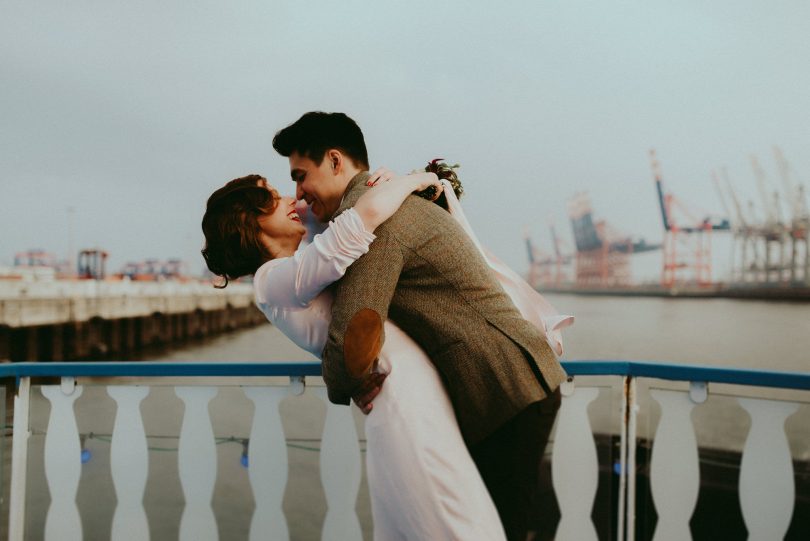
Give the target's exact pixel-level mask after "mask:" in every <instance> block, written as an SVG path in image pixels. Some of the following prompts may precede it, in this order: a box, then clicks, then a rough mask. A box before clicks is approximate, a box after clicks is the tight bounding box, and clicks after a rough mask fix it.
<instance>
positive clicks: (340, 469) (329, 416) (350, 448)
mask: <svg viewBox="0 0 810 541" xmlns="http://www.w3.org/2000/svg"><path fill="white" fill-rule="evenodd" d="M315 392H316V393H317V395H318V396H320V397H321V399H322V400H323V401H324V402H326V404H327V408H326V425H325V426H324V429H323V438H322V440H321V482H322V483H323V489H324V493H325V494H326V505H327V510H326V520H325V521H324V524H323V534H322V535H321V540H322V541H353V540H358V541H359V540H362V539H363V533H362V531H361V529H360V521H359V520H358V518H357V513H356V512H355V510H354V507H355V504H356V502H357V493H358V491H359V489H360V473H361V467H362V462H361V460H362V459H361V456H360V443H359V441H358V439H357V429H356V427H355V425H354V418H353V416H352V410H351V407H346V406H336V405H335V404H330V403H329V399H328V397H327V396H326V388H323V387H320V388H317V389H316V391H315Z"/></svg>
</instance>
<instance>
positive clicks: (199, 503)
mask: <svg viewBox="0 0 810 541" xmlns="http://www.w3.org/2000/svg"><path fill="white" fill-rule="evenodd" d="M175 393H176V394H177V396H178V397H180V399H182V400H183V402H184V403H185V407H186V410H185V413H184V415H183V426H182V428H181V429H180V442H179V445H178V449H177V460H178V470H179V472H180V482H181V483H182V485H183V494H184V495H185V498H186V508H185V509H184V510H183V517H182V518H181V519H180V540H181V541H213V540H216V539H218V538H219V533H218V531H217V522H216V519H215V518H214V512H213V510H212V509H211V497H212V496H213V493H214V483H215V482H216V476H217V450H216V442H215V441H214V430H213V428H212V427H211V418H210V416H209V415H208V402H209V401H210V400H211V399H212V398H214V396H216V394H217V388H216V387H176V388H175Z"/></svg>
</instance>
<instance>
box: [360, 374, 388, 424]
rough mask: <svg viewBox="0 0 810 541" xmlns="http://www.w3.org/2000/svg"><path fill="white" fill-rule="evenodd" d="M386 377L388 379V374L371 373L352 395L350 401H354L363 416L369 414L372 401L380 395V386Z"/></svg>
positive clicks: (372, 405)
mask: <svg viewBox="0 0 810 541" xmlns="http://www.w3.org/2000/svg"><path fill="white" fill-rule="evenodd" d="M386 377H388V374H383V373H379V372H371V373H370V374H368V375H367V376H366V377H365V378H363V383H362V384H361V385H360V387H359V388H358V389H357V391H355V393H354V394H353V395H352V400H354V403H355V404H357V407H358V408H360V411H362V412H363V414H364V415H368V414H369V413H371V410H372V409H373V407H374V404H372V401H373V400H374V399H375V398H377V395H378V394H380V391H381V390H382V384H383V382H384V381H385V378H386Z"/></svg>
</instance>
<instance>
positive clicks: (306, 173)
mask: <svg viewBox="0 0 810 541" xmlns="http://www.w3.org/2000/svg"><path fill="white" fill-rule="evenodd" d="M290 176H291V177H292V179H293V182H295V197H296V199H299V200H304V201H306V202H307V205H309V208H310V210H311V211H312V214H314V215H315V216H316V217H317V218H318V220H319V221H321V222H327V221H329V219H330V218H331V217H332V215H333V214H334V213H335V211H337V209H338V207H339V206H340V201H341V199H342V198H343V191H344V190H345V189H346V186H345V185H344V184H345V183H342V182H341V178H340V176H339V174H338V173H336V172H335V169H334V168H333V164H332V162H331V161H330V160H329V159H328V156H324V159H323V160H322V161H321V164H320V165H315V162H314V161H312V160H311V159H309V158H307V157H305V156H301V155H300V154H298V153H297V152H293V153H292V155H291V156H290Z"/></svg>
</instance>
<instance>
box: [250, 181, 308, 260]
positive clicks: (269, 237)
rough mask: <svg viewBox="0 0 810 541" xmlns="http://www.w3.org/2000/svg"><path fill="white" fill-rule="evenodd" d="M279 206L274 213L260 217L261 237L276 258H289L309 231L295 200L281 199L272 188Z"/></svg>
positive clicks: (290, 198) (269, 187) (270, 188)
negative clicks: (296, 207)
mask: <svg viewBox="0 0 810 541" xmlns="http://www.w3.org/2000/svg"><path fill="white" fill-rule="evenodd" d="M267 189H268V190H270V191H271V192H273V196H274V197H275V198H276V199H277V200H278V204H277V205H276V207H275V208H274V209H273V211H272V212H269V213H267V214H263V215H261V216H259V219H258V222H259V227H260V228H261V237H262V241H263V242H264V244H265V246H267V249H268V250H269V251H270V253H271V254H273V255H274V257H288V256H291V255H292V254H293V253H295V250H296V249H298V245H299V244H300V243H301V239H302V238H303V236H304V235H305V234H306V232H307V230H306V227H304V224H303V223H302V222H301V218H300V217H299V216H298V212H296V210H295V199H294V198H292V197H281V196H279V195H278V192H276V190H274V189H273V188H272V187H271V186H269V185H268V186H267Z"/></svg>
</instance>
